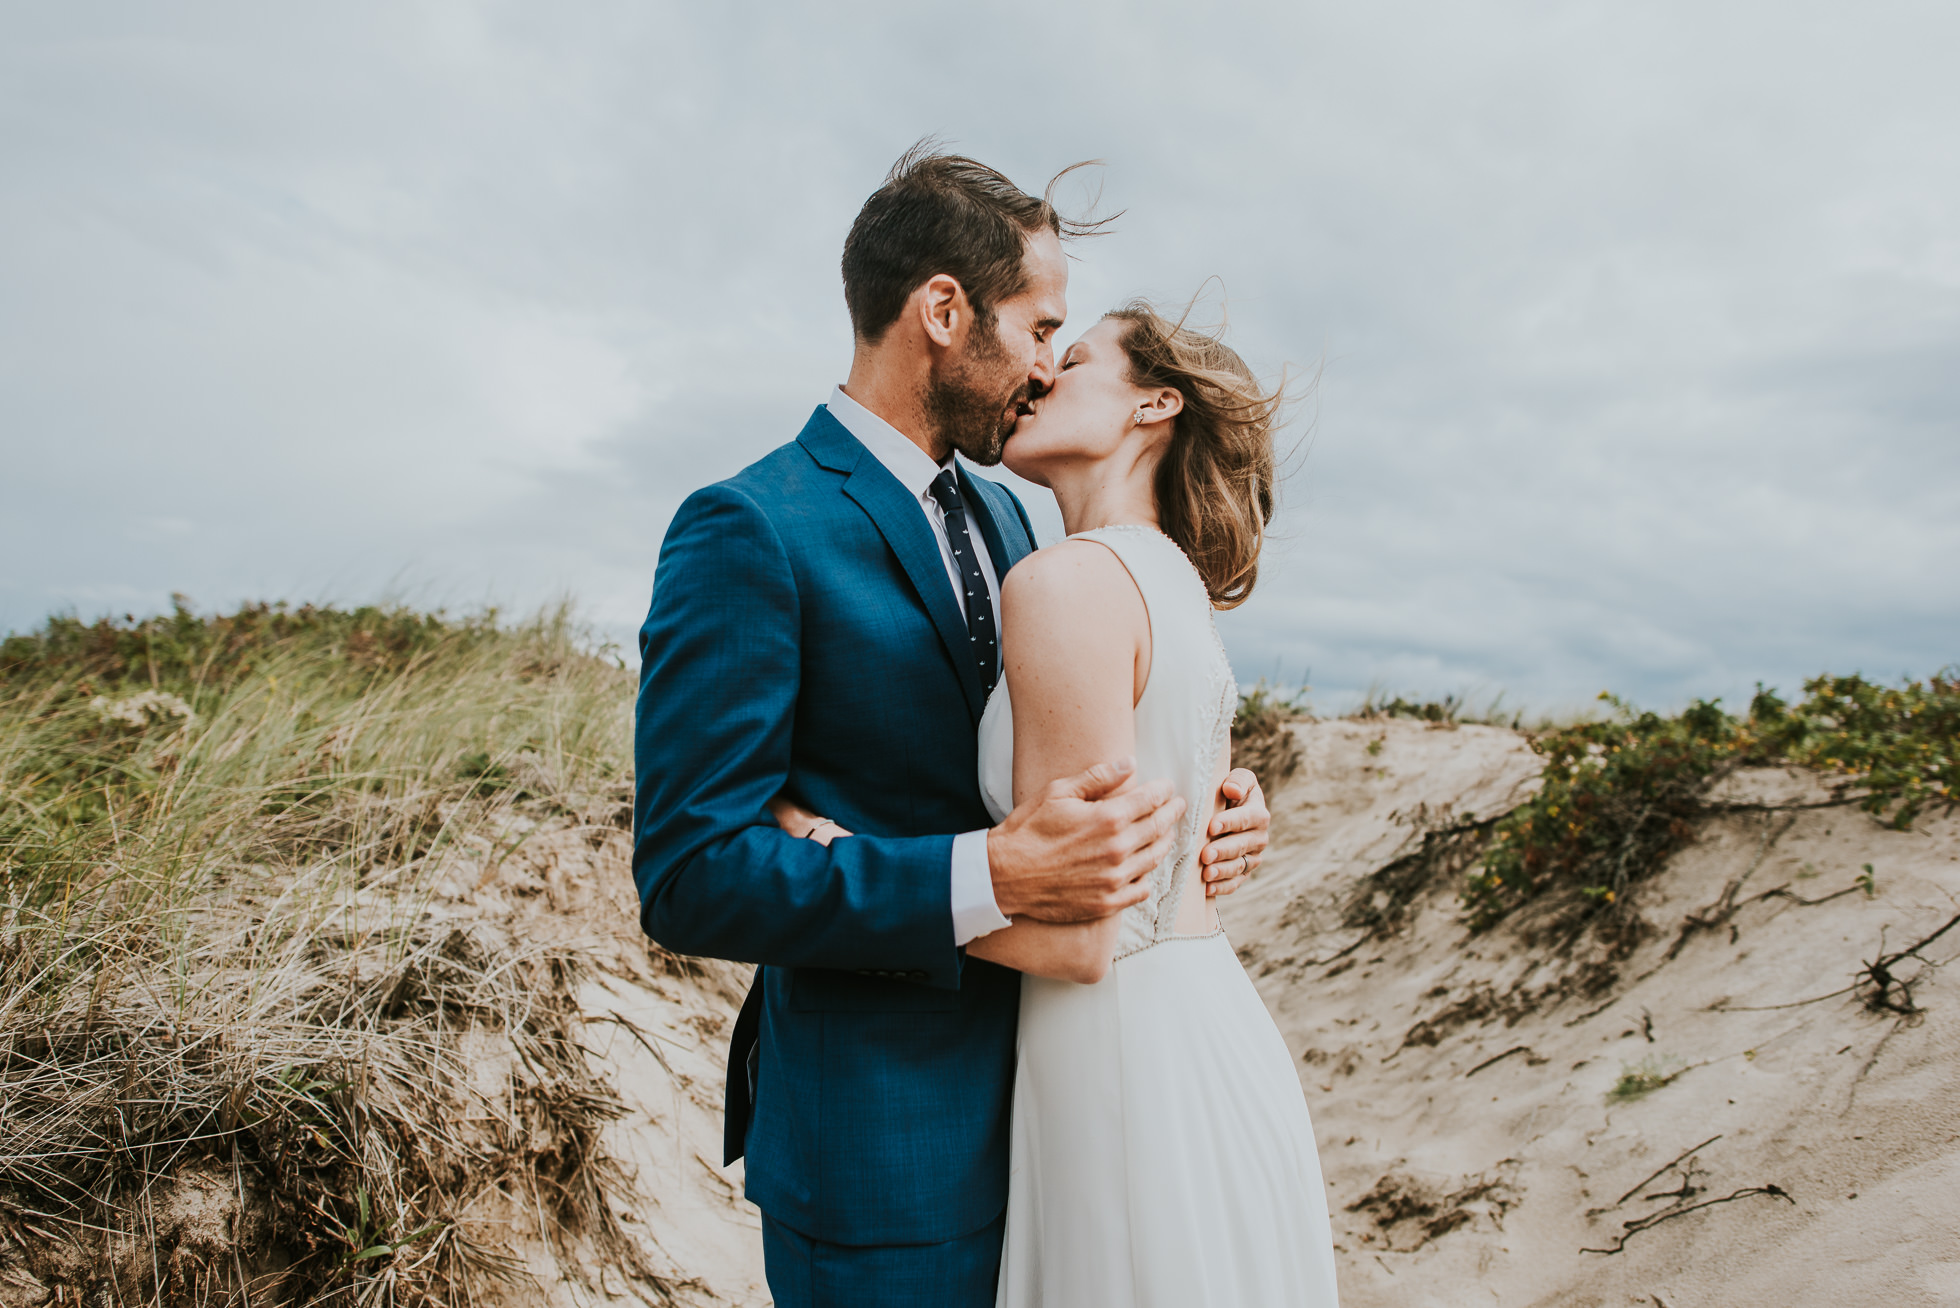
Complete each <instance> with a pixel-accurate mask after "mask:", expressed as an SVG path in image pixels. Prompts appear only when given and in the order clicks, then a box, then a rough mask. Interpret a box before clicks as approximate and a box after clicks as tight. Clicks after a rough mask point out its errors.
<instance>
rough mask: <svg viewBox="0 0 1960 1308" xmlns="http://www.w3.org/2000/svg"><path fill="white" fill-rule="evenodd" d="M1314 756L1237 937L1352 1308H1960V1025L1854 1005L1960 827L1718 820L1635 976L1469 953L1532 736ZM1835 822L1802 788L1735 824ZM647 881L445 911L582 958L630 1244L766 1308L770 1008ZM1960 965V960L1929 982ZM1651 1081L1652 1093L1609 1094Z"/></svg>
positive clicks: (1408, 732)
mask: <svg viewBox="0 0 1960 1308" xmlns="http://www.w3.org/2000/svg"><path fill="white" fill-rule="evenodd" d="M1295 730H1296V731H1297V732H1298V734H1299V738H1300V740H1301V743H1302V745H1303V748H1304V750H1305V756H1306V761H1305V765H1304V767H1303V768H1302V770H1301V773H1300V775H1299V776H1298V777H1297V778H1296V779H1295V780H1294V781H1293V782H1292V783H1291V784H1290V785H1289V786H1287V787H1286V788H1285V789H1284V790H1282V791H1281V792H1280V794H1279V795H1278V796H1277V797H1276V801H1275V809H1276V814H1277V817H1276V841H1275V847H1274V850H1273V853H1272V856H1271V858H1270V859H1269V861H1268V863H1267V865H1266V867H1265V868H1264V869H1263V870H1262V872H1261V874H1260V876H1259V877H1258V879H1257V881H1256V882H1255V884H1254V885H1253V886H1252V887H1250V888H1249V889H1248V890H1247V891H1245V892H1244V893H1242V894H1241V895H1239V896H1238V897H1237V898H1236V900H1235V901H1234V902H1232V903H1230V904H1229V905H1228V906H1227V909H1226V924H1227V929H1228V931H1229V932H1230V934H1231V936H1232V938H1233V939H1234V940H1235V941H1237V942H1238V944H1239V947H1240V951H1241V955H1242V957H1244V958H1245V960H1246V962H1247V966H1248V968H1249V969H1250V970H1251V972H1252V973H1253V975H1254V977H1255V979H1256V980H1257V983H1258V985H1259V987H1260V990H1261V992H1262V993H1263V994H1264V996H1265V998H1266V1000H1267V1003H1268V1005H1269V1006H1270V1008H1271V1009H1272V1011H1273V1013H1274V1015H1275V1017H1276V1018H1277V1020H1278V1021H1279V1023H1280V1026H1281V1028H1282V1030H1283V1031H1284V1032H1285V1034H1286V1037H1287V1040H1288V1043H1289V1044H1290V1045H1291V1047H1292V1048H1293V1050H1294V1052H1295V1055H1296V1057H1297V1058H1298V1059H1299V1068H1300V1074H1301V1080H1302V1083H1303V1085H1304V1087H1305V1089H1306V1093H1307V1097H1308V1102H1309V1104H1310V1105H1311V1106H1312V1109H1313V1114H1314V1120H1315V1124H1316V1127H1317V1129H1318V1133H1319V1137H1320V1141H1321V1148H1322V1157H1323V1160H1324V1165H1325V1168H1326V1174H1327V1180H1328V1184H1329V1187H1330V1192H1331V1196H1332V1199H1333V1208H1334V1212H1335V1216H1336V1232H1335V1239H1336V1243H1337V1245H1338V1246H1339V1249H1340V1256H1341V1259H1342V1268H1341V1276H1342V1293H1343V1300H1344V1302H1345V1303H1346V1304H1348V1305H1349V1306H1350V1308H1371V1306H1373V1305H1382V1306H1383V1308H1387V1306H1389V1305H1395V1306H1397V1308H1427V1306H1429V1305H1449V1306H1451V1308H1455V1306H1457V1305H1474V1304H1485V1303H1489V1304H1502V1305H1517V1306H1519V1308H1525V1306H1527V1305H1608V1304H1612V1305H1620V1304H1654V1305H1666V1306H1667V1308H1684V1306H1686V1305H1703V1304H1720V1305H1725V1306H1730V1308H1742V1306H1744V1305H1755V1304H1761V1305H1789V1304H1839V1303H1844V1304H1849V1303H1878V1302H1883V1303H1886V1304H1888V1305H1900V1306H1909V1305H1934V1304H1951V1303H1960V1076H1956V1072H1960V993H1956V991H1955V990H1954V988H1953V986H1952V985H1951V984H1944V982H1945V981H1946V978H1945V977H1944V976H1942V975H1940V974H1938V973H1936V972H1933V971H1931V970H1930V969H1926V970H1923V971H1919V969H1917V968H1915V967H1914V966H1913V965H1911V964H1910V963H1908V964H1905V965H1902V966H1901V967H1900V968H1899V969H1898V971H1899V972H1900V973H1901V974H1902V975H1910V974H1914V973H1915V972H1919V975H1920V980H1919V982H1918V984H1917V985H1916V986H1915V987H1914V989H1913V991H1912V1004H1911V1005H1910V1006H1912V1007H1917V1008H1920V1009H1921V1010H1922V1011H1920V1012H1917V1013H1913V1014H1904V1013H1898V1012H1874V1011H1872V1010H1871V1008H1870V1007H1868V1005H1867V1004H1866V1003H1865V1002H1864V1001H1863V999H1862V998H1861V994H1860V992H1859V991H1858V990H1857V989H1856V988H1855V982H1856V981H1857V978H1858V975H1859V972H1860V969H1861V966H1862V964H1863V962H1864V961H1865V960H1870V959H1873V958H1876V957H1878V955H1879V953H1880V951H1881V949H1889V950H1897V949H1899V948H1902V947H1903V946H1906V945H1910V944H1911V943H1912V942H1913V941H1915V940H1917V939H1918V938H1920V937H1921V936H1923V935H1924V934H1926V933H1927V932H1929V931H1931V930H1932V929H1934V928H1935V927H1937V926H1938V925H1939V924H1940V923H1942V922H1944V921H1945V920H1946V919H1948V918H1949V917H1951V916H1952V915H1953V913H1954V912H1955V911H1956V900H1960V821H1956V819H1955V817H1954V816H1953V815H1950V814H1947V815H1941V814H1937V813H1935V814H1930V815H1928V816H1926V817H1923V818H1922V819H1921V820H1920V822H1919V824H1918V826H1917V828H1916V829H1915V830H1913V831H1910V832H1898V831H1893V830H1889V829H1886V828H1883V827H1881V826H1880V825H1879V824H1878V823H1876V822H1875V821H1873V820H1872V819H1871V818H1869V817H1866V816H1864V815H1862V814H1860V813H1857V812H1856V811H1854V810H1851V809H1847V808H1826V809H1819V810H1813V811H1805V812H1797V813H1782V812H1739V813H1732V814H1729V815H1725V816H1721V817H1714V818H1710V819H1709V820H1707V821H1706V822H1705V823H1704V824H1703V826H1702V829H1701V830H1700V832H1699V836H1698V839H1697V841H1696V842H1695V843H1694V844H1693V845H1692V846H1690V847H1689V848H1688V849H1687V850H1686V851H1684V852H1683V853H1682V854H1680V855H1678V856H1677V857H1676V858H1675V859H1674V860H1673V861H1672V862H1671V863H1670V864H1669V866H1668V867H1667V868H1665V869H1664V870H1663V871H1662V872H1661V873H1660V874H1659V875H1658V876H1657V877H1655V878H1654V879H1653V880H1652V881H1651V882H1649V883H1648V885H1647V886H1646V888H1645V889H1644V890H1643V891H1642V892H1641V893H1640V895H1639V897H1638V898H1637V899H1636V901H1635V903H1634V905H1633V908H1634V911H1635V912H1636V913H1637V914H1638V916H1639V919H1640V920H1641V921H1643V922H1644V923H1646V927H1645V929H1644V930H1643V931H1640V932H1638V933H1637V934H1636V935H1635V936H1634V937H1633V939H1634V943H1633V945H1632V947H1631V949H1630V950H1629V951H1626V952H1624V954H1623V956H1620V957H1612V956H1611V951H1608V950H1602V949H1599V948H1592V947H1588V948H1581V949H1562V948H1555V947H1553V946H1551V945H1549V944H1547V943H1545V942H1543V941H1540V942H1538V943H1528V941H1529V940H1530V939H1531V936H1532V928H1531V924H1530V923H1529V922H1528V921H1524V922H1519V923H1517V924H1507V925H1506V926H1503V927H1500V928H1498V929H1496V930H1493V931H1492V932H1490V933H1488V934H1486V935H1483V936H1471V935H1470V934H1469V933H1468V932H1467V931H1466V929H1465V928H1464V927H1463V926H1462V925H1461V924H1460V922H1459V920H1458V916H1457V913H1456V905H1455V899H1454V885H1455V873H1454V872H1453V871H1452V869H1451V866H1450V864H1449V860H1448V857H1447V851H1445V854H1446V856H1445V857H1444V858H1442V859H1440V860H1432V862H1431V864H1430V865H1427V866H1425V865H1424V864H1423V862H1422V860H1420V859H1415V860H1411V859H1409V858H1407V857H1405V856H1407V855H1409V854H1410V853H1411V852H1413V851H1418V850H1420V849H1421V848H1422V839H1423V836H1424V834H1425V833H1426V832H1433V831H1437V830H1443V829H1447V828H1449V827H1450V826H1451V825H1452V824H1461V823H1463V822H1465V821H1474V820H1477V819H1482V818H1488V817H1491V816H1494V815H1496V814H1499V813H1501V812H1503V811H1505V810H1506V809H1508V808H1509V807H1510V806H1512V805H1513V804H1515V803H1516V802H1517V800H1518V798H1519V797H1520V796H1521V795H1523V794H1525V793H1527V788H1528V787H1529V786H1530V785H1531V784H1532V778H1533V777H1534V775H1535V757H1534V756H1533V755H1532V754H1531V753H1530V751H1529V749H1528V748H1527V747H1526V745H1525V742H1524V740H1523V738H1522V737H1520V736H1519V735H1517V734H1516V733H1513V732H1510V731H1505V730H1500V729H1496V728H1488V727H1476V726H1465V727H1460V728H1456V729H1452V730H1439V729H1433V728H1429V727H1426V726H1425V725H1423V724H1420V723H1410V722H1401V721H1390V722H1363V721H1330V722H1313V723H1304V724H1300V725H1299V726H1298V727H1296V728H1295ZM1821 793H1822V792H1821V791H1820V790H1819V789H1818V787H1817V783H1816V782H1815V781H1814V780H1813V779H1811V778H1809V777H1808V776H1805V775H1803V774H1800V773H1795V772H1781V771H1775V772H1760V773H1754V774H1748V775H1745V776H1742V777H1740V778H1737V779H1735V780H1734V781H1732V782H1731V783H1730V791H1729V795H1728V797H1729V798H1731V799H1736V800H1755V801H1777V800H1784V801H1787V800H1804V799H1813V798H1816V797H1819V796H1820V795H1821ZM1434 847H1435V846H1434V844H1433V843H1432V848H1434ZM624 852H625V851H624V845H623V841H615V842H613V843H611V844H609V845H608V846H607V847H605V848H604V849H601V850H597V851H594V850H592V849H591V848H590V846H589V845H588V844H585V843H582V842H577V841H573V840H571V839H569V838H568V839H567V840H565V841H562V842H553V841H552V840H549V839H534V840H533V841H531V842H529V844H527V846H526V847H525V850H524V852H523V854H522V855H521V857H520V858H519V859H518V860H515V861H513V862H511V863H510V864H509V865H508V866H506V867H503V868H501V869H500V870H499V871H498V872H497V873H496V874H494V875H492V876H490V877H489V878H488V879H486V880H485V881H484V882H483V883H482V884H481V885H480V886H476V887H469V888H462V887H456V888H453V895H452V897H451V899H450V901H449V902H448V906H447V908H446V909H445V911H450V912H463V913H469V912H482V913H488V914H490V915H492V916H496V917H499V918H501V919H502V920H504V921H506V922H508V923H509V925H510V926H511V927H512V928H514V929H520V930H560V931H563V930H573V929H576V930H580V931H585V932H588V933H589V936H590V939H591V940H592V941H593V945H592V948H593V950H594V951H595V953H594V957H595V958H598V959H600V960H601V967H600V969H599V973H598V976H599V979H597V980H594V981H592V982H590V983H588V984H587V986H586V987H585V990H584V992H583V996H582V1002H583V1004H584V1007H585V1010H586V1016H587V1032H588V1039H587V1046H588V1048H589V1049H590V1050H591V1051H592V1053H593V1055H594V1059H595V1064H596V1065H597V1066H598V1067H599V1069H600V1070H601V1071H602V1072H603V1073H604V1074H605V1075H606V1076H608V1077H609V1078H610V1079H612V1080H613V1081H614V1083H615V1084H616V1086H617V1088H618V1090H619V1092H620V1094H621V1096H622V1098H623V1099H624V1100H625V1101H626V1102H627V1104H628V1106H629V1109H630V1111H629V1114H628V1115H627V1117H625V1118H624V1119H622V1120H621V1121H619V1122H618V1123H616V1124H615V1125H614V1126H612V1127H611V1128H609V1135H608V1143H609V1144H610V1146H611V1148H612V1149H613V1151H614V1152H615V1154H616V1155H618V1156H619V1157H621V1158H623V1159H625V1160H627V1161H629V1162H630V1164H631V1165H632V1167H633V1169H634V1170H635V1172H636V1174H637V1175H636V1184H637V1188H638V1190H639V1192H640V1195H639V1198H638V1199H633V1198H631V1197H630V1196H626V1197H622V1198H621V1199H620V1200H618V1201H617V1202H618V1204H619V1207H620V1216H621V1217H622V1219H623V1220H622V1225H623V1226H624V1227H625V1228H626V1229H627V1230H628V1231H630V1232H632V1233H633V1234H634V1236H635V1238H636V1239H638V1240H639V1241H640V1242H641V1244H642V1246H643V1249H644V1251H645V1254H646V1256H647V1259H648V1261H649V1263H650V1264H652V1265H655V1266H657V1267H659V1268H661V1269H662V1270H663V1271H664V1272H666V1273H668V1274H669V1275H670V1276H671V1278H672V1281H673V1282H674V1284H675V1286H676V1288H675V1289H674V1291H673V1293H674V1295H675V1297H676V1300H677V1301H678V1302H698V1303H717V1302H719V1303H738V1304H754V1303H764V1302H767V1295H766V1291H765V1290H764V1289H763V1285H762V1276H761V1259H760V1248H759V1236H758V1234H757V1230H756V1227H757V1218H756V1216H755V1212H754V1210H753V1208H751V1207H750V1206H749V1205H748V1204H746V1203H745V1202H744V1201H743V1200H741V1198H740V1197H739V1189H740V1174H739V1167H738V1168H737V1169H734V1171H733V1172H731V1173H724V1172H723V1171H722V1169H720V1168H718V1167H717V1166H715V1165H714V1164H715V1160H716V1158H717V1157H718V1152H717V1151H718V1147H719V1131H720V1117H719V1102H720V1094H721V1079H722V1076H723V1071H724V1068H723V1054H722V1047H723V1044H724V1041H725V1039H726V1032H727V1025H728V1022H729V1020H730V1019H731V1017H732V1013H733V1008H734V1004H735V1002H736V1000H737V999H738V998H739V994H740V991H741V987H742V984H743V982H744V979H745V978H744V976H743V974H742V972H741V970H739V969H734V968H730V967H727V966H725V965H718V964H715V965H707V966H704V967H694V966H692V965H689V964H685V963H683V962H681V961H679V960H673V959H671V958H667V957H666V956H664V955H662V954H660V953H659V952H658V951H650V950H649V949H648V948H647V947H646V946H645V944H644V942H642V941H641V940H640V939H639V938H638V936H637V934H636V931H635V928H634V917H633V912H632V901H631V890H630V886H628V885H627V883H626V878H625V869H624V866H623V861H624ZM1867 863H1869V864H1871V866H1872V869H1873V875H1872V879H1871V892H1870V893H1867V891H1866V890H1865V889H1864V888H1863V887H1862V886H1860V885H1859V883H1858V881H1857V878H1858V877H1859V876H1860V874H1861V871H1862V868H1863V865H1864V864H1867ZM1384 869H1387V870H1388V872H1387V874H1386V875H1385V874H1384ZM1383 885H1386V886H1388V889H1387V890H1381V891H1375V892H1374V893H1370V892H1371V891H1374V888H1376V887H1379V886H1383ZM1698 914H1699V915H1701V916H1702V917H1703V918H1704V920H1706V922H1707V923H1708V925H1707V926H1706V928H1705V929H1691V930H1689V931H1687V932H1686V933H1685V934H1684V932H1683V924H1684V923H1686V922H1687V921H1689V920H1690V919H1691V918H1692V917H1694V916H1695V915H1698ZM547 921H553V922H555V923H556V925H555V926H547V925H546V923H547ZM1361 921H1365V922H1367V923H1370V924H1371V925H1362V926H1348V925H1344V923H1345V922H1361ZM1956 953H1960V930H1956V931H1955V932H1953V933H1952V934H1950V935H1949V936H1948V937H1946V938H1945V939H1944V940H1942V941H1941V942H1939V943H1938V944H1937V945H1935V946H1934V947H1933V948H1932V949H1930V950H1929V951H1927V958H1928V959H1929V960H1939V959H1946V958H1951V957H1953V956H1954V955H1955V954H1956ZM1839 991H1842V992H1843V993H1838V994H1835V995H1832V997H1829V998H1823V999H1817V1000H1816V1002H1810V1003H1805V1002H1802V1001H1805V1000H1811V999H1814V998H1816V997H1817V996H1823V995H1829V994H1831V992H1839ZM1901 1006H1906V1005H1901ZM655 1050H658V1051H659V1052H658V1053H656V1052H655ZM1629 1076H1632V1077H1635V1078H1639V1077H1643V1076H1644V1077H1646V1078H1647V1080H1648V1081H1649V1082H1655V1083H1659V1084H1657V1085H1655V1086H1654V1088H1651V1089H1649V1090H1648V1091H1647V1092H1646V1093H1644V1094H1637V1095H1633V1096H1631V1097H1627V1096H1616V1094H1615V1089H1616V1087H1617V1086H1621V1085H1622V1083H1623V1081H1625V1080H1626V1079H1627V1078H1628V1077H1629ZM1628 1088H1637V1086H1632V1085H1629V1087H1628ZM534 1244H535V1248H534V1249H532V1250H531V1253H532V1254H533V1255H534V1256H533V1257H532V1259H531V1265H532V1267H533V1269H534V1271H535V1272H536V1273H537V1275H538V1276H539V1277H540V1280H541V1281H542V1282H543V1283H545V1284H546V1285H547V1286H548V1287H549V1291H550V1293H549V1298H550V1301H551V1302H553V1303H566V1304H569V1303H573V1302H590V1301H592V1298H593V1292H594V1291H597V1292H598V1297H599V1298H600V1299H602V1300H607V1299H612V1298H615V1297H617V1298H618V1299H619V1301H621V1302H624V1301H626V1300H625V1298H624V1294H625V1287H624V1286H622V1285H610V1284H606V1283H605V1282H604V1278H603V1277H599V1276H597V1275H596V1274H595V1283H594V1284H593V1285H591V1286H590V1287H584V1288H579V1287H574V1286H572V1285H570V1284H567V1283H565V1282H564V1281H562V1280H561V1279H560V1273H559V1272H558V1270H557V1269H556V1267H555V1264H554V1262H553V1260H552V1258H551V1256H550V1253H549V1249H548V1247H547V1245H546V1244H545V1243H544V1241H543V1240H541V1239H539V1240H536V1241H534ZM1589 1250H1593V1251H1597V1250H1607V1251H1609V1252H1588V1251H1589ZM519 1301H523V1302H535V1301H536V1300H535V1293H533V1294H531V1295H530V1296H529V1297H526V1296H523V1295H520V1296H518V1298H515V1299H513V1300H512V1302H519Z"/></svg>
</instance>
